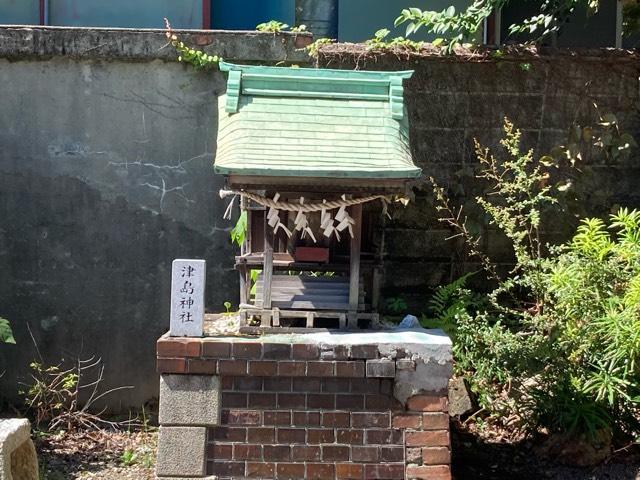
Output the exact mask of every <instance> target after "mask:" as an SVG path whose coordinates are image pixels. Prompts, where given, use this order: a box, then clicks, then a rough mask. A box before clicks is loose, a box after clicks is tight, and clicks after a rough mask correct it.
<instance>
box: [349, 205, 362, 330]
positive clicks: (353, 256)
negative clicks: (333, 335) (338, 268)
mask: <svg viewBox="0 0 640 480" xmlns="http://www.w3.org/2000/svg"><path fill="white" fill-rule="evenodd" d="M350 215H351V218H353V220H354V221H355V225H354V226H353V238H351V249H350V254H349V262H350V263H349V315H348V319H349V325H348V327H349V328H357V327H358V304H359V302H360V248H361V243H362V204H358V205H354V206H352V207H351V213H350Z"/></svg>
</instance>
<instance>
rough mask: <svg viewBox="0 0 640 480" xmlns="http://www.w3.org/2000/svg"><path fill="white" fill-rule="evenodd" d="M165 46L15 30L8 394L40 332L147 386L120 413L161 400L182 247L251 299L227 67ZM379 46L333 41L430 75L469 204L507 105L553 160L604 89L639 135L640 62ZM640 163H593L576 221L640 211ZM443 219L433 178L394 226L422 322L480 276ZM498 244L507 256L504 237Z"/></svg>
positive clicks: (252, 40)
mask: <svg viewBox="0 0 640 480" xmlns="http://www.w3.org/2000/svg"><path fill="white" fill-rule="evenodd" d="M185 35H186V36H188V39H189V40H190V41H192V42H193V43H196V44H199V45H202V46H204V47H205V48H206V49H207V50H208V51H210V52H216V53H221V54H222V55H223V57H224V58H225V59H228V60H232V61H237V62H257V61H261V62H265V63H266V62H269V63H275V62H277V61H280V60H286V61H290V62H292V63H298V64H303V63H304V62H305V61H307V59H306V57H305V55H304V53H303V52H299V51H296V50H295V48H294V47H295V44H296V43H298V45H302V44H304V43H305V42H307V41H308V38H309V37H308V36H305V35H302V36H299V37H297V38H296V37H292V36H274V35H271V34H256V33H247V32H244V33H243V32H235V33H231V32H214V33H206V32H190V33H188V34H186V33H185ZM165 45H166V39H165V37H164V35H163V32H161V31H151V30H150V31H135V30H99V29H97V30H96V29H65V28H38V29H30V28H0V82H2V83H1V85H2V89H1V90H0V112H2V115H0V173H1V176H0V316H4V317H7V318H9V319H10V320H11V322H12V325H13V327H14V330H15V334H16V339H17V341H18V346H4V345H3V346H0V371H2V370H6V371H7V373H6V375H5V376H4V377H3V378H2V379H0V396H3V397H5V398H8V399H15V397H16V391H17V383H16V382H17V381H26V380H27V378H28V377H27V373H28V372H27V365H28V363H29V362H30V361H32V360H33V359H37V358H38V353H37V352H36V349H35V347H34V346H33V344H32V342H31V339H30V335H29V332H28V327H29V328H30V329H31V331H32V332H33V335H34V337H35V339H36V342H37V344H38V348H39V350H40V352H41V354H42V356H43V357H44V358H45V360H46V361H48V362H57V361H58V360H59V359H60V358H62V357H63V356H65V357H69V356H72V355H76V354H79V353H80V354H83V355H86V356H92V355H97V356H101V357H102V358H103V359H104V360H105V362H106V371H105V372H106V375H107V378H106V386H119V385H135V387H136V388H135V389H134V390H131V391H125V392H121V393H119V394H118V395H117V396H115V397H113V398H114V399H117V402H115V404H114V406H115V407H117V406H139V405H141V404H142V403H143V402H145V401H146V400H148V399H150V398H152V397H154V396H156V395H157V391H158V378H157V376H156V375H155V374H154V373H153V372H154V344H155V340H156V339H157V337H158V336H159V335H160V334H161V333H163V332H164V331H166V330H167V328H168V319H169V314H168V312H169V281H170V268H171V261H172V260H173V259H174V258H177V257H199V258H204V259H206V260H207V265H208V269H209V271H208V278H207V287H208V288H207V306H208V307H209V309H211V310H215V309H219V308H221V306H222V302H224V301H225V300H231V301H232V302H236V301H237V288H236V276H235V274H234V273H233V270H232V258H233V253H234V252H233V249H232V247H231V245H230V243H229V240H228V229H229V228H230V223H229V222H226V221H223V220H222V218H221V217H222V211H223V208H224V206H223V203H222V202H221V201H220V200H219V198H218V196H217V191H218V189H219V187H220V185H221V180H220V179H219V178H217V177H215V176H214V175H213V171H212V168H211V163H212V161H213V155H214V152H215V131H216V108H215V105H216V101H215V96H216V95H217V94H219V93H221V92H222V91H223V90H224V77H223V76H222V75H221V74H220V73H217V72H216V73H214V72H195V71H194V70H193V69H192V68H190V67H186V66H184V65H181V64H178V63H176V62H172V61H170V60H172V59H173V57H174V54H173V52H172V51H171V48H169V47H166V46H165ZM360 53H362V52H356V53H355V54H353V53H344V52H343V53H342V54H340V55H336V54H330V52H327V53H326V54H325V55H324V56H323V57H322V58H321V63H322V64H323V65H328V66H331V67H342V68H351V67H353V66H354V64H355V62H356V61H358V62H359V67H360V68H364V67H366V68H370V69H408V68H413V69H415V70H416V74H415V75H414V77H413V79H411V80H410V81H409V83H408V85H407V89H406V90H407V93H406V98H407V104H408V107H409V111H410V115H411V122H412V132H411V133H412V147H413V151H414V156H415V159H416V161H417V163H418V164H420V166H421V167H422V168H423V169H424V170H425V172H426V173H427V174H431V175H434V176H436V177H437V178H438V179H439V180H440V181H441V182H443V183H445V184H447V185H448V186H450V187H451V188H452V190H453V191H454V192H455V193H457V195H458V196H459V197H460V198H461V199H462V200H467V201H470V200H471V199H472V197H473V194H474V192H476V191H477V185H476V183H475V182H474V180H473V178H472V172H470V167H472V165H473V151H472V139H473V138H474V137H478V138H479V139H480V140H481V141H482V142H483V143H485V144H487V145H495V144H496V143H497V140H498V138H499V136H500V126H501V123H502V118H503V116H504V115H508V116H509V117H510V118H511V119H512V120H513V121H514V122H515V123H516V124H517V125H518V126H519V127H521V128H523V129H524V132H525V140H526V142H527V143H528V144H529V145H531V146H534V147H537V148H538V150H539V151H544V150H546V149H548V148H550V147H551V146H552V145H554V144H556V143H558V142H561V141H563V140H564V139H565V137H566V129H567V127H568V126H569V125H570V123H571V121H572V120H573V118H574V116H576V115H577V116H578V117H581V116H585V115H586V113H585V112H586V110H580V109H581V108H582V107H583V106H584V104H585V103H588V102H587V100H589V95H590V96H593V98H594V99H596V100H597V101H598V103H599V105H600V107H601V108H602V110H603V111H613V112H615V113H617V114H618V116H619V118H620V119H621V121H622V128H623V129H625V130H626V131H629V132H630V133H632V134H634V135H635V136H636V138H640V119H639V118H638V99H639V91H638V76H639V75H640V62H638V58H637V57H636V56H634V55H632V54H629V55H618V56H610V55H600V54H598V55H596V56H591V57H584V56H582V57H581V56H579V55H575V54H572V55H569V54H567V55H562V56H557V55H556V56H542V57H541V58H526V59H512V60H501V61H475V60H474V61H449V60H444V59H442V58H440V57H429V58H420V59H416V58H409V59H406V58H402V57H398V56H395V55H387V56H385V57H375V58H374V57H370V58H369V59H368V60H367V59H366V57H367V55H364V56H362V55H360ZM523 62H526V63H530V64H531V68H530V69H528V70H526V69H523V68H522V63H523ZM587 82H590V86H589V88H588V90H586V89H585V84H586V83H587ZM586 92H588V95H587V93H586ZM637 159H638V154H637V152H636V154H634V155H633V156H632V158H631V159H629V160H628V161H627V162H625V163H623V164H611V163H607V164H605V163H602V164H596V165H593V166H592V168H590V169H585V170H586V173H585V175H583V178H586V180H585V181H582V182H581V183H580V184H579V185H580V188H579V192H578V193H579V194H580V196H581V198H583V199H585V202H583V203H579V202H570V206H571V208H572V212H573V213H575V214H585V213H596V214H603V213H606V212H607V211H608V210H609V208H610V207H611V206H612V205H615V204H620V205H627V206H630V207H638V206H640V190H638V189H637V184H638V180H639V179H640V167H638V165H637ZM468 211H469V212H470V213H472V212H473V210H472V207H471V205H469V207H468ZM435 216H436V212H435V209H434V208H433V199H432V198H431V195H430V194H429V191H428V189H421V190H419V191H418V192H417V195H416V202H415V203H414V204H413V205H411V206H410V207H409V208H408V209H406V210H398V211H397V212H396V216H395V217H394V219H393V220H392V221H390V222H388V224H387V227H386V241H387V253H388V255H387V264H386V265H387V267H386V275H385V287H386V290H385V293H386V295H387V296H403V297H405V298H406V299H407V300H408V301H409V303H410V304H411V305H414V306H415V309H414V310H415V312H416V313H419V311H420V309H419V305H420V304H424V302H425V300H426V297H427V293H428V290H429V288H430V287H433V286H435V285H437V284H439V283H441V282H448V281H449V280H450V279H451V278H452V277H455V276H456V275H457V274H458V273H460V272H461V271H464V270H468V269H475V268H476V267H477V266H476V265H474V264H473V263H472V262H468V261H467V259H466V258H464V256H463V255H462V254H461V252H460V250H459V249H458V246H457V245H455V244H454V243H451V242H447V241H446V240H445V238H446V237H448V236H449V235H450V231H448V230H446V229H444V228H443V227H442V225H441V224H440V223H438V222H437V221H436V218H435ZM567 218H569V219H572V218H574V217H556V218H555V221H556V224H557V225H555V227H554V228H552V229H551V230H550V231H549V232H548V235H549V238H561V237H562V236H563V235H565V236H566V234H567V231H568V230H569V229H570V228H571V227H572V225H573V224H574V223H575V220H574V219H573V220H567ZM487 247H488V248H489V249H490V250H491V251H493V252H495V253H498V254H499V256H500V257H501V258H503V259H505V260H508V256H509V252H508V250H507V249H505V246H504V241H503V239H502V238H501V237H499V236H497V235H495V234H494V233H493V232H490V235H489V236H488V237H487ZM118 402H119V403H118Z"/></svg>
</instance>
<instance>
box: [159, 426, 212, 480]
mask: <svg viewBox="0 0 640 480" xmlns="http://www.w3.org/2000/svg"><path fill="white" fill-rule="evenodd" d="M206 444H207V429H206V428H205V427H166V426H160V431H159V433H158V463H157V465H156V473H157V475H158V477H160V478H162V477H179V478H189V477H204V476H205V474H206V460H205V451H206Z"/></svg>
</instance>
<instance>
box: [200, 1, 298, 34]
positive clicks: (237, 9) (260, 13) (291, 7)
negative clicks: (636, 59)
mask: <svg viewBox="0 0 640 480" xmlns="http://www.w3.org/2000/svg"><path fill="white" fill-rule="evenodd" d="M269 20H278V21H279V22H283V23H286V24H287V25H293V24H294V23H295V0H242V1H240V0H212V4H211V28H219V29H224V30H255V28H256V25H258V24H259V23H263V22H267V21H269Z"/></svg>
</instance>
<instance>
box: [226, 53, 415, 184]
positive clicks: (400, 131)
mask: <svg viewBox="0 0 640 480" xmlns="http://www.w3.org/2000/svg"><path fill="white" fill-rule="evenodd" d="M220 68H221V70H223V71H228V72H229V80H228V83H227V94H226V95H223V96H222V97H220V99H219V119H218V149H217V152H216V160H215V170H216V172H218V173H222V174H235V175H257V176H283V177H284V176H288V177H328V178H380V179H384V178H415V177H418V176H419V175H420V173H421V170H420V169H419V168H418V167H416V166H415V165H414V164H413V162H412V160H411V151H410V149H409V125H408V122H407V114H406V109H405V106H404V101H403V88H402V80H403V79H405V78H409V77H410V76H411V75H412V73H413V72H411V71H408V72H365V71H350V70H322V69H313V68H285V67H256V66H245V65H232V64H228V63H222V64H221V65H220Z"/></svg>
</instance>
